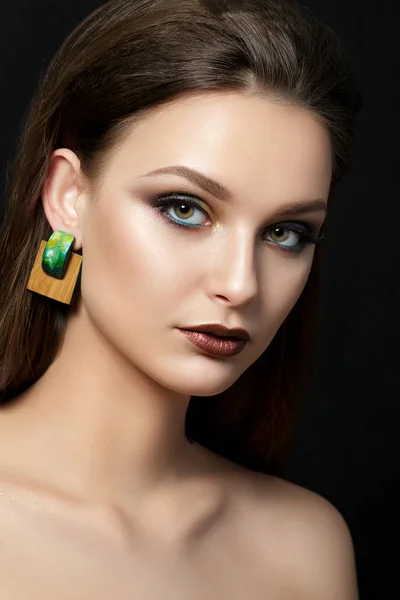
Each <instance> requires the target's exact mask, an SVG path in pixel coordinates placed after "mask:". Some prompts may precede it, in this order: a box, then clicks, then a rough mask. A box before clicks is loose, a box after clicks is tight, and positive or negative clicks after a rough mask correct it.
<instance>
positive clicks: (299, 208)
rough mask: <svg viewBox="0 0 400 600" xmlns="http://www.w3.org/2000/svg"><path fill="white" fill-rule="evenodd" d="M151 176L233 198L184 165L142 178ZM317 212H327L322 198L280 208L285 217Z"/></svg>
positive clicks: (210, 180)
mask: <svg viewBox="0 0 400 600" xmlns="http://www.w3.org/2000/svg"><path fill="white" fill-rule="evenodd" d="M151 175H176V176H178V177H183V178H185V179H187V180H189V181H191V182H192V183H194V184H195V185H197V186H198V187H200V188H202V189H203V190H204V191H206V192H207V193H209V194H211V195H212V196H214V197H215V198H218V199H219V200H230V199H231V198H232V195H231V192H230V191H229V190H228V188H227V187H225V186H223V185H222V184H221V183H218V182H217V181H215V180H214V179H211V178H210V177H207V176H206V175H204V173H200V171H196V170H195V169H191V168H190V167H186V166H184V165H171V166H168V167H161V168H160V169H155V170H154V171H149V173H146V174H145V175H142V177H149V176H151ZM317 211H324V212H325V213H326V212H327V203H326V202H325V200H323V199H322V198H316V199H313V200H300V201H297V202H290V203H288V204H285V205H283V206H280V207H279V210H278V212H279V215H285V216H291V215H293V216H295V215H300V214H302V215H303V214H307V213H312V212H317Z"/></svg>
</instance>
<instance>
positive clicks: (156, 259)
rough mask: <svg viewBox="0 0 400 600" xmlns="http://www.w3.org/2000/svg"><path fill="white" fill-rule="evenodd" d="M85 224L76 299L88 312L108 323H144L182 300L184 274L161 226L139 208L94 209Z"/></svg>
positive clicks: (117, 326) (123, 324) (126, 325)
mask: <svg viewBox="0 0 400 600" xmlns="http://www.w3.org/2000/svg"><path fill="white" fill-rule="evenodd" d="M88 221H89V223H88V225H86V224H85V239H84V250H83V256H84V260H83V264H82V297H83V300H84V302H85V305H86V307H87V308H88V311H89V312H90V313H91V314H92V316H95V315H97V316H98V319H97V321H98V320H99V319H101V320H102V322H103V324H104V325H105V326H107V325H106V324H107V322H110V323H111V325H110V327H113V328H114V329H115V328H117V329H118V328H119V327H120V326H121V323H122V326H123V327H124V328H126V329H127V328H131V327H133V328H137V327H138V326H140V323H142V322H144V321H146V320H147V326H148V325H149V323H148V322H149V321H150V325H151V322H152V321H155V320H156V319H157V315H160V314H161V313H162V308H163V307H165V309H167V308H169V309H171V308H173V307H176V306H177V305H178V304H179V297H181V298H182V283H181V284H180V283H179V282H180V281H184V279H183V277H184V272H183V270H182V265H180V263H179V256H175V254H174V247H173V246H171V243H168V239H165V237H166V236H165V233H164V236H163V235H162V234H163V231H162V228H161V227H160V226H159V225H157V224H156V223H155V222H154V220H152V219H151V218H149V217H148V215H146V214H145V213H144V212H143V211H140V210H135V209H134V208H132V207H128V208H126V207H125V208H124V207H122V208H121V209H120V210H119V211H118V210H117V209H116V210H113V211H107V212H106V211H105V210H101V209H96V211H93V212H92V215H91V216H90V219H88Z"/></svg>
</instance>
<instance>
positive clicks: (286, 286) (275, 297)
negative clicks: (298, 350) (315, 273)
mask: <svg viewBox="0 0 400 600" xmlns="http://www.w3.org/2000/svg"><path fill="white" fill-rule="evenodd" d="M314 251H315V250H314V248H310V249H306V250H305V251H304V254H305V256H304V257H303V256H301V257H298V258H294V259H293V260H291V259H288V261H287V262H286V264H285V261H283V262H282V261H279V262H276V263H275V265H274V266H272V265H271V268H270V270H269V273H268V275H266V277H265V287H266V289H265V292H264V294H263V297H264V304H263V309H264V322H265V324H266V327H267V330H268V332H269V333H270V334H272V335H275V333H276V332H277V331H278V329H279V327H280V326H281V324H282V323H283V321H284V320H285V319H286V317H287V316H288V314H289V313H290V311H291V310H292V308H293V307H294V305H295V304H296V302H297V300H298V299H299V297H300V296H301V293H302V292H303V290H304V287H305V285H306V283H307V280H308V277H309V275H310V271H311V267H312V260H313V256H314Z"/></svg>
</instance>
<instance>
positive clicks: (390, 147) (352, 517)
mask: <svg viewBox="0 0 400 600" xmlns="http://www.w3.org/2000/svg"><path fill="white" fill-rule="evenodd" d="M244 1H245V0H244ZM99 4H100V3H99V2H98V1H95V0H68V1H67V2H65V0H35V1H33V0H29V1H26V0H25V1H23V0H14V1H13V2H12V3H10V4H5V5H2V7H1V9H0V10H1V13H0V33H1V35H0V61H1V63H0V73H1V95H0V107H1V110H0V115H1V117H0V119H1V145H0V176H1V179H0V186H1V187H0V192H1V201H0V209H2V207H3V196H4V186H5V181H6V177H7V167H8V165H9V164H10V161H11V159H12V157H13V153H14V150H15V144H16V141H17V138H18V134H19V128H20V124H21V121H22V119H23V117H24V114H25V111H26V109H27V107H28V104H29V101H30V99H31V96H32V94H33V92H34V89H35V86H36V84H37V81H38V78H39V76H40V74H41V73H42V71H43V70H44V69H45V67H46V65H47V63H48V61H49V60H50V58H51V56H52V55H53V54H54V52H55V51H56V49H57V47H58V46H59V44H60V43H61V42H62V41H63V39H64V38H65V37H66V35H67V34H68V33H69V32H70V31H71V30H72V29H73V28H74V26H75V25H76V24H77V23H78V22H79V21H80V20H81V19H83V18H84V17H85V16H86V15H87V14H89V13H90V12H91V11H92V10H93V9H94V8H96V7H97V6H98V5H99ZM305 4H306V6H307V7H308V8H310V9H311V10H312V11H313V12H314V13H315V14H316V16H317V17H318V18H320V19H321V20H322V21H324V22H325V23H327V24H328V25H330V26H331V27H332V28H333V29H335V31H336V32H337V33H338V34H339V35H340V36H341V37H342V39H344V41H345V42H346V44H347V46H348V48H349V49H350V52H351V54H352V55H353V61H354V65H355V68H356V72H357V75H358V80H359V84H360V87H361V90H362V92H363V96H364V108H363V111H362V114H361V116H360V119H359V123H358V130H357V136H356V141H355V145H354V152H353V166H352V170H351V172H350V173H349V175H348V176H347V178H346V179H345V181H344V182H343V184H342V185H341V187H340V189H339V190H338V192H337V194H336V197H335V198H334V203H333V205H332V206H331V211H330V217H329V220H328V228H327V239H326V262H325V284H324V297H323V303H322V308H323V310H322V317H321V327H320V343H319V351H318V376H317V382H316V385H315V388H314V390H313V393H312V394H311V397H310V401H309V403H308V405H307V407H306V408H305V411H304V416H303V418H302V420H301V422H300V423H299V425H298V427H297V429H296V436H295V447H294V452H293V455H292V460H291V465H290V469H289V472H288V473H287V478H288V479H290V480H292V481H294V482H296V483H299V484H300V485H303V486H305V487H308V488H309V489H313V490H315V491H316V492H318V493H319V494H321V495H323V496H325V497H326V498H327V499H328V500H330V501H331V502H332V503H333V504H334V505H335V506H336V507H337V508H338V509H339V510H340V512H341V513H342V514H343V516H344V517H345V519H346V521H347V523H348V525H349V527H350V530H351V533H352V536H353V540H354V545H355V551H356V560H357V570H358V577H359V588H360V598H361V600H367V599H368V600H369V599H377V600H378V599H379V600H380V599H383V598H385V599H386V598H390V599H392V598H397V597H399V596H400V594H399V592H398V589H397V560H396V559H397V558H400V552H399V551H398V549H397V544H398V539H399V533H400V528H399V527H398V522H399V519H398V508H399V505H400V482H399V471H400V468H399V466H400V465H399V463H400V452H399V450H400V441H399V438H400V433H399V416H400V415H399V400H400V393H399V392H400V389H399V387H400V386H399V377H398V374H399V371H400V366H399V364H398V363H399V358H400V352H399V350H398V347H399V340H400V326H399V325H400V320H399V301H400V286H399V274H400V269H399V263H400V231H399V230H398V227H397V225H398V222H399V220H400V208H399V206H400V205H399V198H398V171H399V167H398V158H399V151H398V146H399V134H400V130H399V121H398V114H399V110H398V105H399V101H400V94H399V84H398V74H399V72H400V64H399V63H400V60H399V58H400V53H399V51H398V37H399V33H398V21H397V18H396V17H397V0H381V1H380V2H378V1H377V0H376V1H374V2H373V1H372V0H369V1H366V0H363V1H361V0H359V1H356V0H353V1H352V2H349V0H308V2H305ZM0 218H1V211H0Z"/></svg>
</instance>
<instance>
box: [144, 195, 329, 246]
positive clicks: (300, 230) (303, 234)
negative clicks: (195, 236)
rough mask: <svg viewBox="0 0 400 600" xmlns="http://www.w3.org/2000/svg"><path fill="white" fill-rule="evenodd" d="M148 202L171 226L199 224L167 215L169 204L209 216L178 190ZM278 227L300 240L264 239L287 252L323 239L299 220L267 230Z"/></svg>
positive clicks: (274, 225) (189, 226) (190, 226)
mask: <svg viewBox="0 0 400 600" xmlns="http://www.w3.org/2000/svg"><path fill="white" fill-rule="evenodd" d="M149 203H150V205H151V206H152V207H153V208H156V209H157V210H158V211H159V212H160V213H161V215H162V216H163V217H164V218H165V219H167V220H168V222H169V223H170V224H171V225H172V226H175V227H179V228H180V229H188V228H195V227H201V225H185V224H184V223H182V222H179V221H177V220H175V219H174V218H172V217H169V216H168V215H167V214H166V209H167V208H168V207H169V206H174V205H175V204H178V203H181V204H186V205H188V206H191V207H192V208H196V209H197V210H199V211H201V212H202V213H203V214H204V215H206V216H207V217H209V215H208V213H207V212H206V211H205V209H204V208H203V207H202V206H200V204H199V203H198V202H196V200H194V199H192V197H191V196H189V195H187V194H184V193H180V192H171V193H169V194H158V195H156V196H153V197H151V198H150V200H149ZM278 227H280V228H282V229H285V230H289V231H292V232H294V233H297V234H298V235H299V236H300V242H299V243H298V244H297V246H295V247H287V246H281V245H280V244H279V243H277V242H272V241H266V243H268V244H272V245H273V246H276V247H277V248H279V249H280V250H283V251H284V252H289V253H291V254H300V253H301V252H302V251H303V250H304V248H305V247H306V246H307V245H308V244H318V243H319V242H321V241H322V240H323V239H324V235H323V234H322V235H320V236H318V235H314V234H313V233H311V231H310V229H309V226H308V225H307V224H306V223H303V222H300V221H297V222H294V223H293V222H288V221H284V222H281V223H274V224H273V225H270V226H269V227H267V230H268V229H274V228H275V229H277V228H278Z"/></svg>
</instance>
